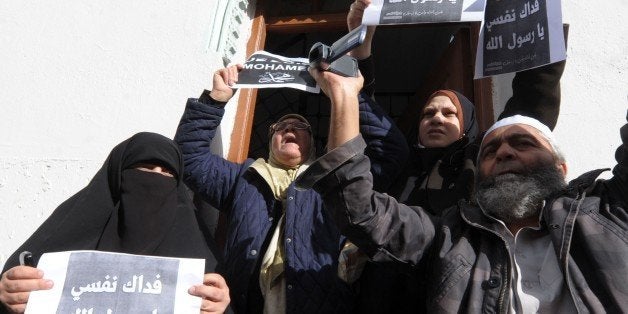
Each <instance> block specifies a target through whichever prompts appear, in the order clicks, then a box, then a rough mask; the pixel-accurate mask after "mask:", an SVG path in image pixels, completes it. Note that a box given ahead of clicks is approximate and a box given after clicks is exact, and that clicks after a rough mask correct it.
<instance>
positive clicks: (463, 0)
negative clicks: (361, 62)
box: [362, 0, 486, 25]
mask: <svg viewBox="0 0 628 314" xmlns="http://www.w3.org/2000/svg"><path fill="white" fill-rule="evenodd" d="M485 2H486V0H373V1H372V2H371V4H370V5H369V6H368V7H367V8H366V10H365V11H364V15H363V17H362V24H366V25H386V24H414V23H442V22H472V21H481V20H482V18H483V17H484V4H485Z"/></svg>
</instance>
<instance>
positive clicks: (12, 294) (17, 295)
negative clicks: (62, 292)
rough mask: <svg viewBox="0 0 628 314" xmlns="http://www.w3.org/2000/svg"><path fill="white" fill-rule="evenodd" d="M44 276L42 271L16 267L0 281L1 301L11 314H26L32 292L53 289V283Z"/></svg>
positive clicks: (28, 267)
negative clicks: (27, 303)
mask: <svg viewBox="0 0 628 314" xmlns="http://www.w3.org/2000/svg"><path fill="white" fill-rule="evenodd" d="M43 276H44V273H43V272H42V271H41V270H39V269H37V268H34V267H30V266H15V267H13V268H11V269H9V270H7V271H6V272H5V273H4V274H3V275H2V279H1V280H0V301H1V302H2V304H3V305H4V306H5V307H6V308H7V310H9V311H10V312H11V313H24V310H25V309H26V302H27V301H28V297H29V295H30V293H31V291H37V290H48V289H50V288H52V286H53V283H52V281H51V280H47V279H44V278H43ZM1 306H2V305H0V307H1ZM0 310H1V308H0Z"/></svg>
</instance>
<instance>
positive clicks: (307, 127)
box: [270, 121, 310, 132]
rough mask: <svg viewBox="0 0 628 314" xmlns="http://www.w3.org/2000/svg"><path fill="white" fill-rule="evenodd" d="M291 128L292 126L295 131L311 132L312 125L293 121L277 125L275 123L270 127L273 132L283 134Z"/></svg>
mask: <svg viewBox="0 0 628 314" xmlns="http://www.w3.org/2000/svg"><path fill="white" fill-rule="evenodd" d="M290 126H292V128H293V129H295V130H308V131H309V130H310V125H309V124H307V123H305V122H299V121H292V122H285V121H282V122H277V123H273V124H272V125H271V126H270V129H271V130H272V131H273V132H282V131H284V130H285V129H287V128H289V127H290Z"/></svg>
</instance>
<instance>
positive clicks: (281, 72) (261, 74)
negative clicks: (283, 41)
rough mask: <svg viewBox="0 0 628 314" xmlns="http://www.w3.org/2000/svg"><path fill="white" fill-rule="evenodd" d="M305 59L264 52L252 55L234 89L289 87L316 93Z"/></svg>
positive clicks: (315, 86) (316, 87)
mask: <svg viewBox="0 0 628 314" xmlns="http://www.w3.org/2000/svg"><path fill="white" fill-rule="evenodd" d="M308 67H309V61H308V60H307V59H305V58H286V57H283V56H279V55H274V54H271V53H268V52H266V51H257V52H255V53H253V54H252V55H251V56H250V57H249V59H248V60H247V61H246V62H245V63H244V69H242V71H240V73H239V74H238V83H237V85H236V86H235V87H236V88H280V87H290V88H296V89H300V90H305V91H309V92H313V93H318V91H319V89H318V86H317V85H316V81H315V80H314V78H313V77H312V76H311V75H310V73H309V72H308Z"/></svg>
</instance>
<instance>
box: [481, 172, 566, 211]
mask: <svg viewBox="0 0 628 314" xmlns="http://www.w3.org/2000/svg"><path fill="white" fill-rule="evenodd" d="M565 186H566V184H565V177H564V175H563V174H562V172H561V171H560V170H559V169H558V167H556V165H554V164H550V165H542V164H537V165H533V166H532V167H531V168H529V169H528V170H527V171H526V172H525V173H520V174H518V173H506V174H502V175H497V176H490V177H482V176H481V175H480V177H479V178H478V180H477V182H476V185H475V190H476V192H475V198H476V201H477V202H478V204H480V205H481V207H482V208H483V209H484V211H485V212H486V213H487V214H489V215H490V216H492V217H495V218H498V219H500V220H501V221H503V222H505V223H512V222H516V221H518V220H521V219H525V218H529V217H533V216H535V215H538V214H539V210H540V209H541V204H542V203H543V200H544V199H545V198H547V197H548V196H550V195H552V194H554V193H556V192H559V191H561V190H563V189H564V187H565Z"/></svg>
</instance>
